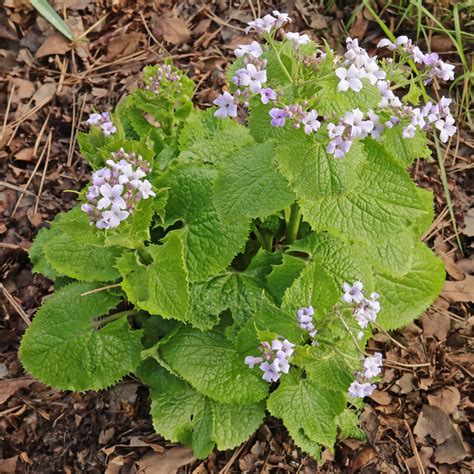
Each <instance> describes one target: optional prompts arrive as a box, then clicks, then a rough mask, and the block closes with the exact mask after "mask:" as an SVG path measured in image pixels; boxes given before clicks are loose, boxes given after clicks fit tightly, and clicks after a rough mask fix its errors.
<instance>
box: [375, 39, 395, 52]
mask: <svg viewBox="0 0 474 474" xmlns="http://www.w3.org/2000/svg"><path fill="white" fill-rule="evenodd" d="M377 48H388V49H390V50H391V51H393V50H395V49H397V47H396V46H395V44H394V43H392V42H391V41H390V40H389V39H388V38H383V39H381V40H380V41H379V42H378V43H377Z"/></svg>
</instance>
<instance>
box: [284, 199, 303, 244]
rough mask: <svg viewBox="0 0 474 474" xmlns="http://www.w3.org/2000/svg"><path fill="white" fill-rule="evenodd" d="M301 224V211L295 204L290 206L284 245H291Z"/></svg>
mask: <svg viewBox="0 0 474 474" xmlns="http://www.w3.org/2000/svg"><path fill="white" fill-rule="evenodd" d="M300 222H301V209H300V206H298V204H297V203H296V202H294V203H293V204H292V205H291V209H290V217H289V219H288V222H287V224H286V243H287V244H291V243H293V242H294V241H295V240H296V238H297V237H298V231H299V229H300Z"/></svg>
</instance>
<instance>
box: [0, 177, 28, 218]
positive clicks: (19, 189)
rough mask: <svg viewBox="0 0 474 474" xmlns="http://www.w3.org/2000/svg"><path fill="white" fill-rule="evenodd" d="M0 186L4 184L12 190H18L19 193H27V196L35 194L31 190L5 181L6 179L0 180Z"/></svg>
mask: <svg viewBox="0 0 474 474" xmlns="http://www.w3.org/2000/svg"><path fill="white" fill-rule="evenodd" d="M0 186H5V187H6V188H10V189H13V190H14V191H18V192H20V193H24V194H28V195H29V196H36V194H35V193H32V192H31V191H27V190H26V189H23V188H20V187H18V186H15V185H14V184H11V183H7V182H6V181H0ZM12 215H13V214H12Z"/></svg>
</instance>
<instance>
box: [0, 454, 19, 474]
mask: <svg viewBox="0 0 474 474" xmlns="http://www.w3.org/2000/svg"><path fill="white" fill-rule="evenodd" d="M17 463H18V456H13V457H12V458H6V459H0V472H1V473H2V474H10V473H15V472H17V469H16V465H17Z"/></svg>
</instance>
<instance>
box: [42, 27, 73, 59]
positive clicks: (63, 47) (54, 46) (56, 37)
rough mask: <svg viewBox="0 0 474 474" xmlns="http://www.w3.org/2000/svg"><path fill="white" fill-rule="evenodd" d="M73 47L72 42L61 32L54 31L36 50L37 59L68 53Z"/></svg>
mask: <svg viewBox="0 0 474 474" xmlns="http://www.w3.org/2000/svg"><path fill="white" fill-rule="evenodd" d="M70 49H71V43H70V42H69V41H68V40H67V39H66V38H65V37H64V36H63V35H62V34H61V33H57V32H54V33H52V34H51V35H50V36H48V37H47V38H46V40H45V41H44V43H43V44H42V45H41V46H40V47H39V49H38V51H36V54H35V57H36V59H38V58H42V57H43V56H51V55H52V54H66V53H67V52H68V51H69V50H70Z"/></svg>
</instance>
